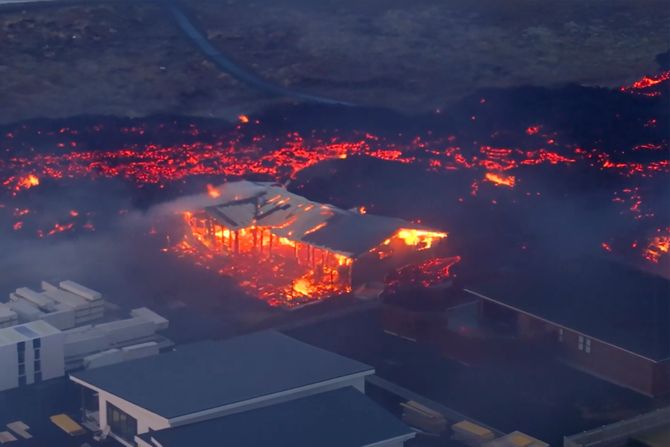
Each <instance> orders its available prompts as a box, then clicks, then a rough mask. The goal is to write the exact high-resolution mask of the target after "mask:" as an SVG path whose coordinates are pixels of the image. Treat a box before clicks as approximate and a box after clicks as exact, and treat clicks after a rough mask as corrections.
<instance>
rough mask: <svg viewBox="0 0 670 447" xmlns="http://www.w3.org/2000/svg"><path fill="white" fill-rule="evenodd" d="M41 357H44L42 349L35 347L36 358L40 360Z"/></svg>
mask: <svg viewBox="0 0 670 447" xmlns="http://www.w3.org/2000/svg"><path fill="white" fill-rule="evenodd" d="M41 358H42V350H40V349H35V360H39V359H41Z"/></svg>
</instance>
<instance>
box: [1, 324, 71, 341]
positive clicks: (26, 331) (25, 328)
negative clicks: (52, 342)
mask: <svg viewBox="0 0 670 447" xmlns="http://www.w3.org/2000/svg"><path fill="white" fill-rule="evenodd" d="M60 332H61V331H60V330H58V329H56V328H55V327H53V326H52V325H50V324H49V323H47V322H46V321H42V320H37V321H31V322H30V323H24V324H19V325H16V326H10V327H6V328H2V329H0V346H4V345H12V344H16V343H18V342H21V341H29V340H34V339H36V338H41V337H47V336H49V335H54V334H58V333H60Z"/></svg>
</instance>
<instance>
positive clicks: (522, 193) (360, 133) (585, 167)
mask: <svg viewBox="0 0 670 447" xmlns="http://www.w3.org/2000/svg"><path fill="white" fill-rule="evenodd" d="M669 82H670V71H666V72H663V73H661V74H659V75H656V76H645V77H643V78H642V79H640V80H638V81H636V82H634V83H632V84H631V85H627V86H624V87H621V89H620V90H621V91H623V92H624V93H626V94H636V95H648V96H654V95H661V94H663V92H665V91H667V86H668V83H669ZM613 96H617V97H619V96H620V95H619V94H615V95H613ZM624 99H627V100H629V99H630V98H624ZM641 100H642V101H643V102H644V103H650V104H652V105H653V104H656V102H657V99H655V98H641ZM492 102H493V101H492V98H488V99H487V100H486V101H484V102H481V103H480V104H482V105H481V106H482V107H488V106H490V105H491V103H492ZM484 104H485V106H484ZM479 106H480V105H478V107H479ZM651 111H652V112H653V115H652V114H651V113H646V114H645V113H643V114H642V115H640V119H639V122H634V120H633V121H630V122H627V124H626V125H630V126H631V129H630V130H631V131H630V132H628V133H627V134H630V135H633V136H635V137H636V138H637V137H638V136H639V138H637V139H633V140H626V143H625V144H626V145H627V146H619V144H622V145H623V144H624V143H620V142H619V141H616V142H611V141H609V142H608V141H606V140H607V138H604V136H603V135H602V129H601V130H599V131H598V132H600V134H598V132H596V134H597V135H596V136H595V137H593V138H586V141H581V139H580V140H579V145H578V144H577V143H576V140H575V138H574V137H573V136H571V135H569V134H567V135H564V134H561V133H559V132H558V131H557V130H558V129H554V128H552V127H551V124H549V123H550V122H552V121H551V120H547V119H545V118H543V117H542V116H537V117H534V118H530V119H529V120H528V121H527V122H524V123H523V124H515V125H514V127H513V128H509V129H506V128H501V129H490V132H489V133H490V135H489V136H487V135H485V134H486V131H485V132H484V133H481V132H479V131H478V133H477V134H476V135H475V134H473V133H472V132H470V131H465V130H464V131H461V130H458V131H455V130H453V129H451V130H449V131H445V132H444V133H442V134H440V133H439V131H438V130H437V129H433V130H426V131H423V132H422V133H421V134H418V135H417V134H409V133H404V134H401V133H398V134H391V133H387V134H379V135H378V134H374V133H372V132H370V131H369V130H366V129H362V130H350V131H341V130H336V129H311V130H305V131H301V132H297V131H290V132H284V131H280V132H276V131H275V130H274V128H272V127H270V129H272V130H265V129H266V128H265V127H263V126H261V125H260V123H259V122H258V121H257V120H252V119H250V118H249V117H248V116H246V115H240V116H239V117H238V123H235V124H234V125H232V126H230V128H226V129H218V128H217V130H212V129H211V128H209V127H208V126H207V125H198V124H195V123H186V124H185V123H183V122H179V123H178V121H177V120H175V121H172V120H170V121H162V122H158V123H155V122H153V121H150V120H149V121H133V122H132V124H129V125H124V126H121V127H119V128H118V130H110V127H111V126H109V125H108V124H106V123H97V122H96V123H92V124H85V125H82V126H81V128H73V127H72V126H69V127H68V126H60V125H59V126H58V127H57V128H56V127H54V128H52V129H49V128H43V127H39V126H37V125H36V124H29V123H24V124H21V125H18V126H16V127H15V128H11V129H6V130H5V131H3V132H2V133H1V134H0V149H1V150H2V151H3V154H4V155H3V157H2V159H0V195H5V196H7V200H16V201H17V203H16V204H9V202H7V201H5V200H4V198H3V202H5V203H7V204H9V205H8V208H7V209H13V208H15V207H23V206H21V205H20V204H19V203H18V202H19V201H20V200H22V199H23V198H24V197H30V196H32V195H34V194H39V193H41V192H42V190H45V189H46V188H43V187H40V188H35V187H36V186H38V185H40V184H41V183H55V182H68V181H71V180H76V179H88V180H95V179H101V178H117V179H121V180H126V181H128V182H130V183H133V184H135V185H137V186H138V187H144V186H146V185H156V186H159V187H164V186H168V185H179V184H180V183H185V184H187V185H188V186H190V185H189V184H188V183H187V180H189V179H192V178H195V177H200V178H203V182H204V181H214V180H213V179H214V178H217V179H218V178H230V177H253V178H259V179H264V180H271V181H277V182H285V181H288V180H291V179H294V178H295V177H296V176H297V175H298V173H300V172H301V171H304V170H305V169H307V168H310V167H313V166H315V165H317V164H320V163H322V162H324V161H333V163H337V160H343V159H351V158H356V157H365V158H372V159H377V160H384V161H388V162H393V163H402V164H411V165H413V166H414V167H417V168H419V169H423V170H424V171H426V172H430V173H431V175H435V174H440V173H442V174H446V175H451V174H452V173H453V172H454V171H461V173H464V175H462V176H461V177H460V178H462V179H463V183H462V187H463V190H462V191H459V192H458V197H459V202H458V203H465V202H468V201H470V203H472V202H474V201H479V200H481V201H482V202H485V203H487V204H488V203H497V204H500V205H501V206H503V205H502V204H503V203H509V202H512V203H515V204H522V203H523V202H522V201H524V200H526V201H527V202H525V203H526V204H528V203H530V202H529V201H531V200H533V201H535V200H538V201H539V200H544V197H545V195H542V194H540V192H539V191H538V190H537V189H533V186H531V185H533V184H537V183H538V182H535V183H533V181H532V180H533V179H536V178H538V177H540V178H545V176H546V178H551V175H547V174H549V170H553V171H552V172H555V173H559V174H562V173H564V172H572V173H574V172H584V173H585V174H586V175H592V176H593V177H594V178H595V177H597V176H601V177H598V179H603V180H604V182H603V185H615V186H612V187H611V189H609V190H608V192H609V194H611V195H610V197H613V198H612V200H613V201H614V202H617V203H619V202H620V203H621V204H622V205H623V207H622V211H624V212H625V213H624V214H626V215H627V216H629V218H631V219H632V220H633V222H632V223H634V224H641V223H642V222H648V224H647V225H648V226H647V227H639V228H640V229H638V230H636V231H638V234H635V235H634V236H632V237H630V238H629V239H627V240H626V241H625V243H624V244H618V243H617V241H616V238H615V237H613V236H615V235H612V234H603V235H600V236H598V239H596V240H594V241H593V243H592V246H593V247H598V244H599V243H600V241H602V240H608V241H611V247H612V249H613V251H614V252H617V251H618V248H619V247H620V246H621V245H625V246H626V247H628V246H629V244H630V242H631V240H632V239H636V240H638V241H645V240H648V236H649V232H650V230H651V231H654V230H655V229H656V228H657V227H665V226H666V225H667V223H666V222H662V221H659V220H660V219H662V218H663V217H662V213H658V212H656V210H654V209H653V208H652V206H653V205H652V204H653V203H654V201H653V200H650V197H649V196H650V195H651V194H654V193H655V188H656V186H655V185H656V184H657V183H654V184H652V183H651V181H652V180H654V179H656V180H655V181H658V179H660V180H661V181H662V180H664V179H666V178H667V177H668V175H669V174H670V160H668V159H667V151H668V140H667V137H666V135H665V134H663V133H662V128H663V127H664V126H661V125H660V123H661V122H663V120H664V118H665V116H663V115H660V114H658V113H660V112H659V111H658V109H652V110H651ZM622 112H623V111H622ZM612 115H613V116H614V117H618V113H617V111H616V110H615V111H613V114H612ZM469 116H470V112H468V117H469ZM477 116H478V118H477V120H476V124H477V125H484V124H482V123H484V122H485V121H486V120H483V119H481V117H482V116H483V115H481V114H478V115H477ZM617 119H618V118H617ZM469 121H470V120H468V124H470V123H469ZM252 122H253V123H254V125H246V124H249V123H252ZM583 124H584V125H585V126H584V127H588V125H589V124H590V123H583ZM634 126H637V127H634ZM115 129H116V128H115ZM607 129H609V127H607ZM591 130H592V129H591ZM587 133H588V132H587ZM173 137H174V138H173ZM119 140H120V142H119V143H118V144H117V146H113V145H112V144H108V143H106V142H107V141H119ZM631 155H633V156H631ZM567 169H570V170H571V171H566V170H567ZM487 183H490V184H492V185H495V186H499V187H500V188H497V189H496V190H494V191H495V195H496V197H490V194H491V191H490V190H491V188H489V189H488V190H487V189H486V188H485V185H486V184H487ZM188 186H186V187H185V188H186V189H188ZM177 187H179V186H177ZM604 187H605V188H609V187H610V186H604ZM467 188H470V195H468V191H467ZM31 189H36V190H33V191H28V190H31ZM207 190H208V193H209V194H210V195H211V196H213V197H216V193H217V191H215V188H213V187H211V185H210V186H209V187H208V189H207ZM625 190H629V192H626V191H625ZM3 193H4V194H3ZM505 198H508V199H510V200H505ZM492 199H493V200H492ZM368 205H370V206H372V205H373V204H372V203H368ZM0 209H2V206H0ZM360 212H361V213H363V212H364V208H361V211H360ZM34 215H37V213H31V214H30V215H29V216H27V217H25V218H21V219H20V221H21V222H23V228H24V230H25V229H27V228H36V226H35V225H34V224H33V223H32V222H31V220H34V219H36V218H35V217H33V216H34ZM72 217H73V218H74V217H76V216H72ZM17 221H19V219H18V218H16V219H13V220H12V224H15V223H16V222H17ZM40 225H41V226H43V225H45V224H43V223H40ZM60 225H67V224H66V223H60ZM617 227H621V226H620V225H617ZM77 228H91V229H92V228H93V223H92V222H86V223H85V224H84V225H80V223H79V222H77ZM52 230H53V228H51V227H50V226H47V227H45V229H44V230H42V233H41V234H42V235H43V236H45V235H47V234H49V233H52ZM65 231H67V230H65ZM63 232H64V231H58V230H56V231H55V233H52V234H54V235H55V234H60V233H63ZM31 233H32V231H31ZM652 236H658V235H655V234H652ZM410 239H411V238H410ZM661 242H662V241H661ZM608 243H609V242H608ZM661 246H662V244H661ZM636 249H637V251H636V256H639V255H640V254H641V253H642V251H643V250H644V249H645V243H643V242H640V244H639V246H636ZM651 250H652V251H653V252H659V253H661V255H660V256H662V253H663V251H662V250H660V249H657V248H653V247H652V248H651ZM380 253H382V252H381V251H380ZM381 256H385V255H384V254H381ZM643 256H644V257H645V258H646V259H648V260H652V261H651V262H653V259H655V257H654V256H653V254H643ZM300 287H301V288H302V286H300Z"/></svg>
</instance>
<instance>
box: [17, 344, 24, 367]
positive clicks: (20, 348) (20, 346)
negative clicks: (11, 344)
mask: <svg viewBox="0 0 670 447" xmlns="http://www.w3.org/2000/svg"><path fill="white" fill-rule="evenodd" d="M16 353H17V355H18V357H19V363H23V362H25V361H26V342H24V341H20V342H18V343H17V344H16Z"/></svg>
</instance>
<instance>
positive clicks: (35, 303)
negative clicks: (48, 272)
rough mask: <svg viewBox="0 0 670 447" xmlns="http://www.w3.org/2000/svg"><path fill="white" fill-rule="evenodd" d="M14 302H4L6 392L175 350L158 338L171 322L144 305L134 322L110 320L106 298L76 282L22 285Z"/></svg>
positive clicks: (0, 325)
mask: <svg viewBox="0 0 670 447" xmlns="http://www.w3.org/2000/svg"><path fill="white" fill-rule="evenodd" d="M9 298H10V301H9V302H7V303H0V391H3V390H6V389H11V388H16V387H18V386H23V385H29V384H32V383H35V382H39V381H41V380H47V379H51V378H54V377H60V376H63V375H64V374H65V371H72V370H75V369H82V368H86V369H88V368H97V367H100V366H105V365H110V364H114V363H119V362H124V361H128V360H134V359H138V358H143V357H147V356H150V355H154V354H158V352H159V350H160V349H161V348H165V347H169V346H172V342H171V341H170V340H168V339H166V338H164V337H162V336H160V335H158V334H157V332H159V331H162V330H164V329H167V327H168V324H169V322H168V320H166V319H165V318H163V317H161V316H160V315H158V314H157V313H155V312H153V311H151V310H150V309H147V308H145V307H142V308H138V309H134V310H132V311H131V312H130V318H126V319H117V320H112V321H104V317H105V315H104V309H105V302H104V301H103V299H102V294H101V293H100V292H97V291H95V290H92V289H89V288H88V287H85V286H82V285H81V284H78V283H76V282H74V281H61V282H60V283H59V284H58V286H55V285H52V284H49V283H48V282H44V281H43V282H42V290H41V291H39V292H37V291H35V290H32V289H30V288H28V287H20V288H18V289H16V290H15V291H14V292H12V293H10V294H9ZM27 337H33V338H30V339H29V338H27ZM45 337H46V338H45ZM31 340H33V341H31ZM33 344H34V345H35V346H33ZM18 349H21V350H22V351H17V350H18ZM20 359H22V361H21V362H20V364H19V360H20Z"/></svg>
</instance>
